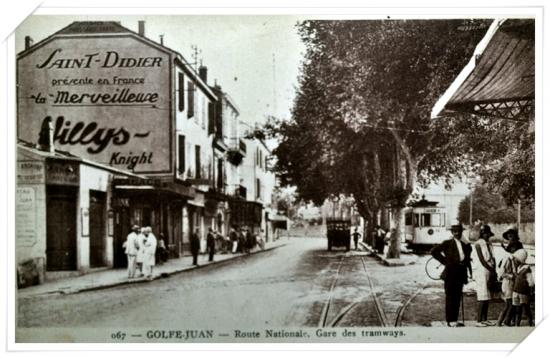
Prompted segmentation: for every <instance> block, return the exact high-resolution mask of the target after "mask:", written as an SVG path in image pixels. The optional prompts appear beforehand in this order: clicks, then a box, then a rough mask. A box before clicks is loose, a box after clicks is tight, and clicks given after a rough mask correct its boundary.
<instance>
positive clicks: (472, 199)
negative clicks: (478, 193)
mask: <svg viewBox="0 0 550 358" xmlns="http://www.w3.org/2000/svg"><path fill="white" fill-rule="evenodd" d="M473 212H474V191H473V190H472V191H471V192H470V230H471V228H472V215H473Z"/></svg>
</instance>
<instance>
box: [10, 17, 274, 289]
mask: <svg viewBox="0 0 550 358" xmlns="http://www.w3.org/2000/svg"><path fill="white" fill-rule="evenodd" d="M138 29H139V30H138V32H134V31H132V30H129V29H127V28H125V27H123V26H121V25H120V24H119V23H117V22H74V23H72V24H70V25H69V26H67V27H65V28H63V29H61V30H60V31H58V32H56V33H54V34H52V35H51V36H49V37H47V38H46V39H44V40H42V41H40V42H38V43H37V44H34V45H33V44H32V40H30V38H28V37H27V38H26V48H25V50H24V51H22V52H21V53H19V54H18V55H17V135H18V140H19V142H20V146H21V149H20V151H19V155H18V165H19V173H18V174H20V173H25V170H32V168H34V166H36V167H37V168H38V167H39V166H40V165H41V166H42V167H43V168H50V167H51V168H57V167H59V166H63V165H64V164H63V165H62V164H56V163H63V162H78V163H81V164H79V165H76V164H74V165H72V166H71V168H73V167H74V168H73V170H74V172H73V173H72V174H71V175H69V176H67V177H66V178H65V179H66V181H65V182H63V183H62V185H57V184H56V182H55V181H54V182H52V181H51V180H52V179H49V180H50V181H48V180H47V178H50V177H51V175H50V177H48V174H47V173H48V171H47V170H45V169H44V170H45V171H44V170H43V171H44V172H45V173H46V174H44V178H45V179H44V180H42V181H41V182H40V183H32V181H31V183H25V181H24V180H23V181H22V182H19V183H18V193H19V190H20V189H21V200H27V199H24V198H25V197H26V196H27V197H28V198H30V197H33V198H34V199H32V200H34V201H33V203H34V204H33V205H34V206H33V208H32V210H35V211H36V215H35V218H34V221H35V224H36V227H37V228H41V229H40V230H41V231H40V232H38V231H37V230H38V229H36V230H35V231H34V233H35V236H40V235H42V236H43V237H44V238H45V239H44V240H42V241H44V242H40V243H37V244H36V245H38V246H32V248H31V246H28V243H29V242H31V241H32V240H31V239H28V237H29V236H30V234H28V233H27V234H25V230H26V229H24V228H23V224H22V223H20V224H18V231H17V235H18V237H17V242H18V243H19V242H26V243H27V246H25V245H23V246H21V245H18V252H17V255H18V263H21V264H23V263H26V262H27V263H28V262H30V261H32V262H35V264H33V265H34V267H35V268H36V267H37V269H36V270H37V271H40V275H39V276H40V277H41V280H42V281H43V279H44V277H46V278H47V274H48V272H50V271H51V272H54V271H55V272H57V271H66V272H73V273H79V274H80V273H85V272H87V271H88V270H89V269H92V268H95V267H125V266H126V256H125V255H124V251H123V249H122V244H123V242H124V241H125V239H126V236H127V234H128V232H129V229H130V227H131V225H133V224H136V225H139V226H151V227H152V228H153V232H154V234H155V235H156V236H157V237H162V238H163V239H164V241H165V244H166V247H167V248H168V253H169V257H170V258H174V257H181V256H182V255H184V254H185V253H186V252H188V246H189V240H190V235H191V233H192V232H194V231H195V230H198V231H199V234H200V236H201V237H202V238H203V245H202V247H203V251H204V248H205V242H204V238H205V237H206V232H207V230H208V228H214V229H216V230H217V231H218V232H220V233H221V234H222V235H226V234H227V233H228V228H229V226H230V225H236V224H239V225H242V224H243V223H244V221H246V222H247V224H248V226H250V227H251V228H253V227H258V228H259V227H261V225H262V220H264V216H265V214H264V213H262V210H264V205H268V204H267V203H268V201H269V200H268V197H269V196H270V195H271V194H269V193H270V188H268V187H266V185H270V184H267V181H266V179H262V182H261V183H260V184H257V185H259V186H255V185H256V184H255V183H256V182H254V183H252V184H250V183H248V182H247V181H248V178H247V175H250V174H251V173H250V171H246V170H243V164H244V161H245V159H246V158H248V156H247V154H249V153H250V154H252V155H254V156H255V155H256V154H255V153H256V152H255V151H256V149H252V151H250V152H248V151H247V147H246V144H245V142H244V141H243V140H242V139H241V138H240V136H239V134H240V133H239V122H238V121H239V120H238V116H239V111H238V108H237V106H236V104H235V102H234V101H233V100H232V99H231V98H230V96H229V95H228V94H227V93H224V92H223V91H222V89H221V87H220V86H218V85H214V86H209V85H208V82H207V81H208V78H207V69H206V67H203V66H201V67H200V68H199V69H198V71H195V69H193V68H192V67H191V66H190V65H189V64H188V62H187V61H186V60H185V58H183V56H182V55H181V54H179V53H178V52H177V51H174V50H172V49H170V48H168V47H166V46H164V45H163V44H162V43H157V42H155V41H152V40H151V39H149V38H147V37H146V36H145V23H144V22H142V21H140V22H139V25H138ZM48 153H49V154H48ZM52 153H53V154H52ZM28 156H32V157H33V158H34V159H32V160H31V163H34V162H35V161H36V162H42V163H43V164H25V163H26V162H27V161H28V158H27V157H28ZM36 158H43V159H36ZM44 158H45V159H44ZM254 158H255V159H254V160H255V162H254V163H256V157H254ZM261 158H262V159H259V160H260V161H257V163H258V164H254V163H252V164H253V165H255V166H258V168H259V170H261V171H262V172H263V171H265V168H266V166H265V163H264V162H261V161H262V160H265V154H263V155H262V157H261ZM50 162H51V163H54V164H50ZM82 163H84V164H82ZM26 165H28V167H26ZM76 168H78V169H76ZM37 170H38V169H37ZM52 170H54V169H52ZM74 173H79V176H78V178H77V177H76V176H75V175H76V174H74ZM253 173H254V175H255V177H254V178H261V177H262V176H261V175H264V176H265V175H266V174H260V172H259V171H258V172H256V169H254V170H253ZM37 175H38V174H37ZM70 178H73V179H72V181H69V179H70ZM262 178H263V177H262ZM245 181H246V182H247V183H246V186H245V185H243V184H244V182H245ZM28 185H38V186H36V187H33V188H31V189H32V190H30V189H28V188H26V189H25V187H26V186H27V187H28ZM271 190H272V188H271ZM31 192H32V193H31ZM28 200H31V199H28ZM235 202H236V203H237V204H236V205H235V204H231V203H235ZM50 204H51V205H50ZM18 205H19V206H18V208H19V209H21V210H20V212H19V211H18V214H21V215H22V216H21V217H27V216H29V215H30V214H29V215H27V216H25V215H26V214H24V212H25V208H26V207H27V206H25V205H24V204H22V203H18ZM37 205H38V206H37ZM48 205H50V206H48ZM56 205H57V206H56ZM253 206H254V207H255V208H256V209H253V210H252V211H251V212H248V211H249V208H251V207H253ZM50 208H51V210H54V211H56V212H57V213H58V215H57V216H56V217H51V218H50V217H48V215H49V214H48V213H49V212H51V210H50ZM29 210H30V209H29ZM254 210H256V211H254ZM100 212H101V213H100ZM245 212H246V215H244V216H243V215H242V213H245ZM258 212H259V214H258ZM31 216H32V215H31ZM84 217H87V219H86V220H84V219H82V218H84ZM252 218H253V219H252ZM243 220H244V221H243ZM256 224H257V225H256ZM63 228H65V229H63ZM56 230H58V231H59V230H66V231H67V232H70V233H71V234H70V239H67V240H66V241H67V243H65V244H63V245H65V246H66V250H65V251H64V253H63V252H62V253H59V255H60V256H59V257H57V256H55V255H56V254H54V251H56V249H55V248H54V246H55V245H57V244H56V243H55V242H54V241H55V240H65V239H62V238H55V237H57V236H59V235H54V234H53V233H54V232H56ZM31 231H32V230H31ZM29 232H30V231H29ZM73 232H74V233H73ZM35 241H36V240H35ZM39 241H40V240H39ZM50 247H51V248H52V249H51V250H50V249H49V248H50ZM57 251H59V250H57ZM61 251H63V250H61ZM48 255H49V256H48ZM63 255H65V256H63ZM48 257H49V259H48ZM29 260H30V261H29ZM65 261H66V262H65ZM64 262H65V263H64ZM31 266H32V265H31ZM22 267H23V266H22ZM25 267H26V266H25ZM50 276H51V275H50Z"/></svg>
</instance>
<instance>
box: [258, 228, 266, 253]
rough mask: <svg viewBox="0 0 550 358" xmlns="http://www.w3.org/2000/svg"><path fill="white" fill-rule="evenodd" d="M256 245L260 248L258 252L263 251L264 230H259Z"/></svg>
mask: <svg viewBox="0 0 550 358" xmlns="http://www.w3.org/2000/svg"><path fill="white" fill-rule="evenodd" d="M256 244H257V245H258V246H259V247H260V250H262V251H264V250H265V239H264V229H261V230H260V233H259V234H257V235H256Z"/></svg>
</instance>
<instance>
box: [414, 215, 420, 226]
mask: <svg viewBox="0 0 550 358" xmlns="http://www.w3.org/2000/svg"><path fill="white" fill-rule="evenodd" d="M419 219H420V218H419V217H418V214H414V227H418V226H419V224H418V223H419V222H420V221H419Z"/></svg>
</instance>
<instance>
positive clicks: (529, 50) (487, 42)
mask: <svg viewBox="0 0 550 358" xmlns="http://www.w3.org/2000/svg"><path fill="white" fill-rule="evenodd" d="M534 101H535V20H534V19H500V20H495V21H494V22H493V24H492V25H491V26H490V27H489V30H488V31H487V34H486V35H485V37H484V38H483V39H482V40H481V41H480V42H479V44H478V45H477V47H476V49H475V51H474V55H473V56H472V58H471V60H470V62H469V63H468V65H466V67H464V69H463V70H462V71H461V72H460V74H459V75H458V77H457V78H456V79H455V81H454V82H453V83H452V84H451V86H450V87H449V88H448V89H447V91H446V92H445V94H444V95H443V96H442V97H441V98H440V99H439V100H438V101H437V103H436V104H435V106H434V107H433V110H432V118H436V117H442V116H445V115H452V114H453V113H457V112H459V113H470V114H477V115H480V116H486V117H496V118H506V119H512V120H527V119H529V117H530V116H531V115H532V112H533V109H534Z"/></svg>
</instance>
